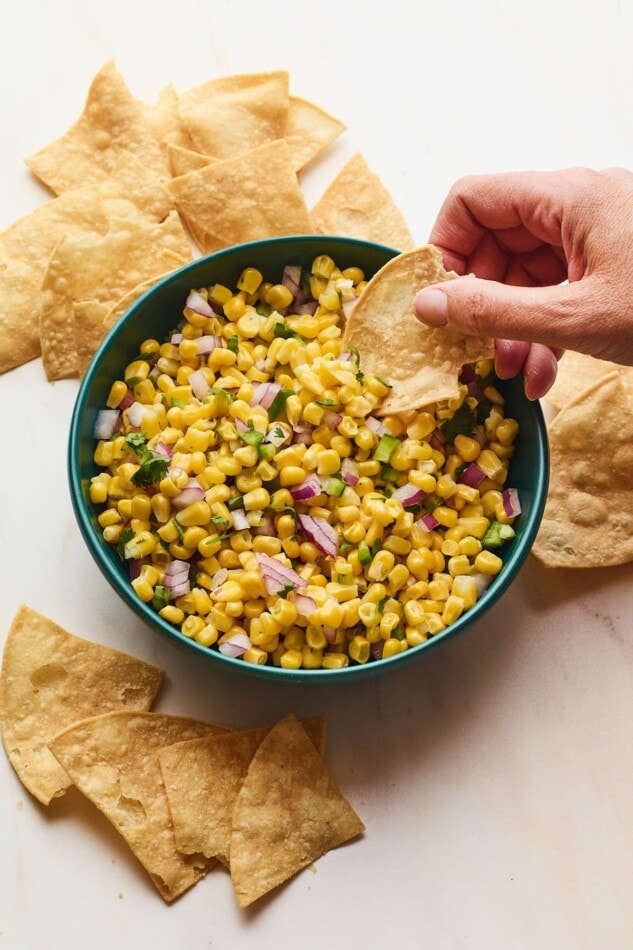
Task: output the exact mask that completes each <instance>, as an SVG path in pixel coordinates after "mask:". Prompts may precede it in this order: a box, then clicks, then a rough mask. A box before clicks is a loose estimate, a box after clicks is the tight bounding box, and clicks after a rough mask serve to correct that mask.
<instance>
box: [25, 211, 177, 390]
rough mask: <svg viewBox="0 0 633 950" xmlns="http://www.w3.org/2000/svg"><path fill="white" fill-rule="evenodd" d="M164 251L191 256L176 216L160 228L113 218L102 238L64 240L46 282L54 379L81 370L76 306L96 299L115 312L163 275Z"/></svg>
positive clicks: (46, 334)
mask: <svg viewBox="0 0 633 950" xmlns="http://www.w3.org/2000/svg"><path fill="white" fill-rule="evenodd" d="M165 251H170V252H171V253H175V254H177V255H178V256H179V257H183V258H184V257H185V255H186V253H187V251H190V245H189V241H188V239H187V236H186V234H185V232H184V229H183V227H182V224H181V222H180V218H179V216H178V213H177V212H176V211H172V212H171V213H170V214H169V215H168V216H167V218H166V219H165V221H163V222H162V223H161V224H155V223H153V222H151V221H147V220H145V219H143V218H140V217H139V218H127V219H121V220H118V219H114V220H113V221H112V227H111V230H110V231H108V233H107V234H105V235H103V236H99V235H91V236H87V235H86V236H83V237H70V236H68V237H64V238H62V240H61V241H60V242H59V244H58V245H57V246H56V248H55V249H54V251H53V253H52V254H51V258H50V261H49V264H48V270H47V271H46V274H45V276H44V280H43V282H42V294H41V310H40V340H41V346H42V360H43V364H44V370H45V372H46V376H47V378H48V379H49V380H54V379H63V378H64V377H67V376H72V375H75V374H76V373H77V372H78V371H79V363H78V359H77V347H76V340H75V334H74V332H73V328H74V309H73V307H74V304H75V303H76V302H78V301H81V300H93V301H97V302H99V303H103V304H108V305H109V306H110V307H112V306H113V305H114V304H116V303H117V302H118V301H119V300H120V299H121V297H122V296H123V294H125V293H126V292H127V291H128V290H131V289H132V288H134V287H136V286H137V285H138V284H140V283H142V282H143V281H144V280H146V279H147V278H148V277H152V276H154V275H158V274H162V273H164V271H165V270H166V260H165V257H164V252H165Z"/></svg>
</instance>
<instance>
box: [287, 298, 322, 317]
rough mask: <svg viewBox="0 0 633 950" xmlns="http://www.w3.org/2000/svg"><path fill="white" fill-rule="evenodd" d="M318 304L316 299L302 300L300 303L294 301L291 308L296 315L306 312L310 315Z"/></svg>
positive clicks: (314, 311)
mask: <svg viewBox="0 0 633 950" xmlns="http://www.w3.org/2000/svg"><path fill="white" fill-rule="evenodd" d="M318 305H319V304H318V302H317V301H316V300H304V301H303V302H302V303H296V304H295V305H294V306H293V308H292V309H293V311H294V313H296V314H297V316H301V315H304V314H307V315H308V316H310V317H312V316H314V314H315V313H316V309H317V307H318Z"/></svg>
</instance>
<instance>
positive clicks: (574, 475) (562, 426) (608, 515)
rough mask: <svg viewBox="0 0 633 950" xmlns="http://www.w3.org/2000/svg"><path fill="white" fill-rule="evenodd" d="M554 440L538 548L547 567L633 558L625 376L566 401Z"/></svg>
mask: <svg viewBox="0 0 633 950" xmlns="http://www.w3.org/2000/svg"><path fill="white" fill-rule="evenodd" d="M549 443H550V484H549V490H548V495H547V502H546V504H545V511H544V513H543V520H542V522H541V526H540V528H539V532H538V534H537V537H536V541H535V542H534V546H533V548H532V553H533V554H534V555H535V557H536V558H538V560H539V561H541V562H542V563H543V564H544V565H545V567H574V568H582V567H609V566H611V565H613V564H624V563H626V562H628V561H631V560H633V401H632V400H631V398H630V397H629V395H628V393H627V392H626V390H625V387H624V383H623V381H622V376H621V375H620V373H619V372H617V371H616V372H613V373H609V374H608V375H607V376H604V377H602V379H600V380H599V381H598V382H597V383H594V385H593V386H590V387H589V388H588V389H585V390H584V391H583V392H582V393H580V395H579V396H577V397H576V398H575V399H573V400H572V401H571V402H569V403H567V404H566V405H565V406H564V407H563V408H562V409H561V411H560V412H559V413H558V415H557V416H556V418H555V419H554V421H553V422H552V423H551V425H550V427H549Z"/></svg>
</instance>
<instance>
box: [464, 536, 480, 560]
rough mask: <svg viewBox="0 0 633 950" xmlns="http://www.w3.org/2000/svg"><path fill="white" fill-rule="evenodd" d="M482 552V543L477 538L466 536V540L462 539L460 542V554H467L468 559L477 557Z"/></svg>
mask: <svg viewBox="0 0 633 950" xmlns="http://www.w3.org/2000/svg"><path fill="white" fill-rule="evenodd" d="M480 551H481V541H479V540H478V539H477V538H473V537H471V536H470V535H466V537H465V538H462V539H461V541H459V553H460V554H465V555H466V556H467V557H475V556H476V555H477V554H479V552H480Z"/></svg>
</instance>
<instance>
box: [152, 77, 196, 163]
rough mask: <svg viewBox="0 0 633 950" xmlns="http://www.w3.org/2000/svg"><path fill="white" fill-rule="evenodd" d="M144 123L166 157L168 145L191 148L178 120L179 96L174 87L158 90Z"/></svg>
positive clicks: (179, 119) (185, 132)
mask: <svg viewBox="0 0 633 950" xmlns="http://www.w3.org/2000/svg"><path fill="white" fill-rule="evenodd" d="M145 121H146V122H147V124H148V126H149V128H150V129H151V131H152V132H153V133H154V137H155V138H156V141H157V142H158V143H159V145H160V146H161V148H162V150H163V152H164V153H165V154H166V155H168V154H169V147H170V145H174V146H182V147H183V148H190V147H191V139H190V138H189V135H188V133H187V131H186V130H185V128H184V126H183V124H182V120H181V118H180V94H179V92H178V90H177V89H176V87H175V86H173V85H171V84H170V85H168V86H165V87H164V88H163V89H161V90H160V92H159V93H158V97H157V99H156V102H155V103H154V104H153V105H151V106H148V107H147V108H146V110H145Z"/></svg>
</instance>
